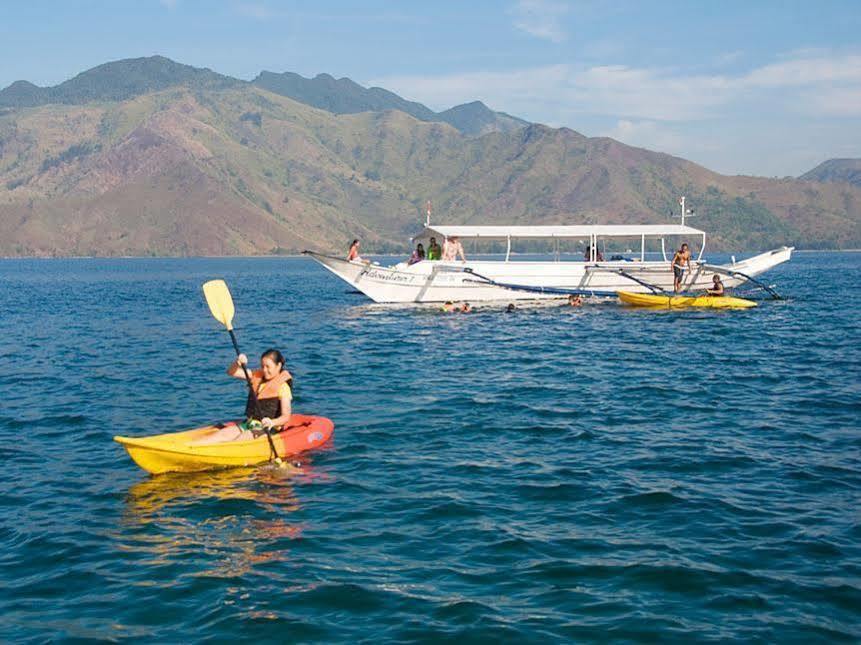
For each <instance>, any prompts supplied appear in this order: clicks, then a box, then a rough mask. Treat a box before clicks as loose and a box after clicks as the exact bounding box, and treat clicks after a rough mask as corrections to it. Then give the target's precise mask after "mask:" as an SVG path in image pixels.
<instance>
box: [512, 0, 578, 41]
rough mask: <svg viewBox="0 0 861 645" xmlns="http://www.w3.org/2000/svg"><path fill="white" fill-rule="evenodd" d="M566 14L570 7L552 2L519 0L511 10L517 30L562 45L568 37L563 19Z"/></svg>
mask: <svg viewBox="0 0 861 645" xmlns="http://www.w3.org/2000/svg"><path fill="white" fill-rule="evenodd" d="M566 13H568V5H566V4H563V3H561V2H553V1H552V0H518V2H517V3H515V4H514V6H513V7H511V8H510V9H509V14H510V15H511V16H512V18H513V20H514V26H515V27H516V28H517V29H519V30H521V31H524V32H526V33H527V34H529V35H530V36H535V37H536V38H541V39H543V40H549V41H551V42H554V43H561V42H563V41H564V40H565V39H566V37H567V34H566V33H565V30H564V28H563V27H562V17H563V16H564V15H565V14H566Z"/></svg>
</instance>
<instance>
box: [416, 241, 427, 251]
mask: <svg viewBox="0 0 861 645" xmlns="http://www.w3.org/2000/svg"><path fill="white" fill-rule="evenodd" d="M416 249H418V250H419V251H424V250H425V247H423V246H422V243H421V242H419V244H418V246H417V247H416Z"/></svg>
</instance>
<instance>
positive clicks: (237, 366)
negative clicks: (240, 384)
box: [227, 354, 248, 379]
mask: <svg viewBox="0 0 861 645" xmlns="http://www.w3.org/2000/svg"><path fill="white" fill-rule="evenodd" d="M243 365H248V357H247V356H246V355H245V354H240V355H239V356H237V357H236V359H235V360H234V361H233V362H232V363H231V364H230V365H229V366H228V367H227V375H228V376H232V377H233V378H241V379H244V378H245V372H243V371H242V366H243Z"/></svg>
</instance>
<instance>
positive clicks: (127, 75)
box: [0, 56, 243, 108]
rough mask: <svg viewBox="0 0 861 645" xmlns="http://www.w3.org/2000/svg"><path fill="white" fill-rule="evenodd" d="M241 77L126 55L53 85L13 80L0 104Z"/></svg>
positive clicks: (214, 83)
mask: <svg viewBox="0 0 861 645" xmlns="http://www.w3.org/2000/svg"><path fill="white" fill-rule="evenodd" d="M242 83H243V81H240V80H237V79H235V78H230V77H229V76H222V75H221V74H216V73H215V72H213V71H211V70H208V69H199V68H197V67H191V66H190V65H183V64H181V63H176V62H174V61H172V60H170V59H169V58H164V57H163V56H151V57H149V58H130V59H126V60H119V61H114V62H111V63H105V64H104V65H99V66H98V67H94V68H92V69H89V70H87V71H86V72H82V73H81V74H78V75H77V76H75V77H74V78H72V79H69V80H68V81H64V82H63V83H60V84H59V85H56V86H54V87H38V86H36V85H33V84H32V83H29V82H27V81H16V82H15V83H12V85H10V86H9V87H7V88H6V89H4V90H2V91H0V107H12V108H20V107H34V106H37V105H47V104H50V103H65V104H70V105H82V104H85V103H90V102H93V101H125V100H126V99H130V98H133V97H135V96H140V95H142V94H147V93H149V92H157V91H159V90H163V89H166V88H168V87H175V86H179V85H182V86H184V87H193V88H225V87H234V86H237V85H241V84H242Z"/></svg>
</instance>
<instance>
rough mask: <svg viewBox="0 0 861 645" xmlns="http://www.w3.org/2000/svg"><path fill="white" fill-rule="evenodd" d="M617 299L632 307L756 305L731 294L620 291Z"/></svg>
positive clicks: (726, 306)
mask: <svg viewBox="0 0 861 645" xmlns="http://www.w3.org/2000/svg"><path fill="white" fill-rule="evenodd" d="M618 296H619V300H621V301H622V302H624V303H625V304H626V305H632V306H634V307H653V308H659V309H681V308H685V307H703V308H709V309H748V308H750V307H756V303H755V302H753V301H752V300H745V299H744V298H733V297H731V296H659V295H650V294H644V293H630V292H627V291H620V292H619V293H618Z"/></svg>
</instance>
